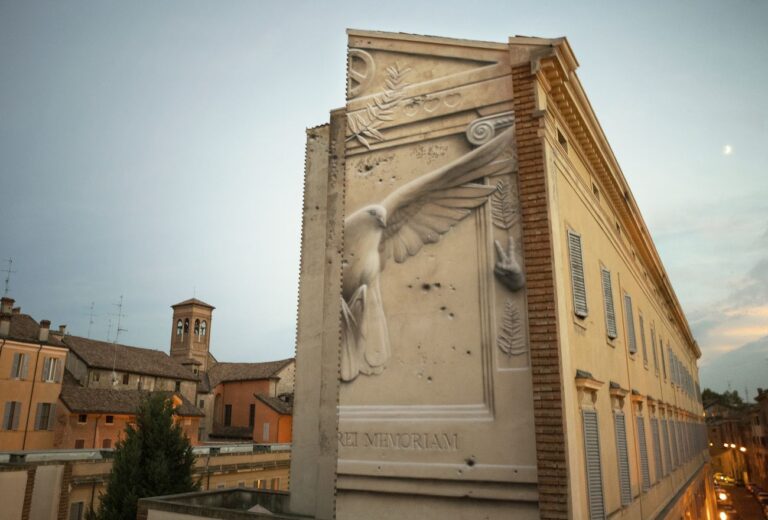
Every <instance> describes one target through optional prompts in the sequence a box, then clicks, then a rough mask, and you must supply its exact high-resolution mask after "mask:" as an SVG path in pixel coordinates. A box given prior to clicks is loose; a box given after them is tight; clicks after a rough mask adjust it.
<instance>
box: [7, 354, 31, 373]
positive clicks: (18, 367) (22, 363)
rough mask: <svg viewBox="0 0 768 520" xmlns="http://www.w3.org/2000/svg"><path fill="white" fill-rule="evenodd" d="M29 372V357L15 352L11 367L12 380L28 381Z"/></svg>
mask: <svg viewBox="0 0 768 520" xmlns="http://www.w3.org/2000/svg"><path fill="white" fill-rule="evenodd" d="M28 371H29V355H27V354H22V353H21V352H14V354H13V364H12V365H11V379H26V378H27V372H28Z"/></svg>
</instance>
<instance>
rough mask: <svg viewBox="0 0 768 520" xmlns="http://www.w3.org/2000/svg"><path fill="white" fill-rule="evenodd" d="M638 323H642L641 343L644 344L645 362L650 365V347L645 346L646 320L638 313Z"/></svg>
mask: <svg viewBox="0 0 768 520" xmlns="http://www.w3.org/2000/svg"><path fill="white" fill-rule="evenodd" d="M637 319H638V323H639V324H640V343H641V345H642V346H643V364H644V365H646V366H647V365H648V347H646V346H645V322H644V321H643V315H642V314H638V315H637Z"/></svg>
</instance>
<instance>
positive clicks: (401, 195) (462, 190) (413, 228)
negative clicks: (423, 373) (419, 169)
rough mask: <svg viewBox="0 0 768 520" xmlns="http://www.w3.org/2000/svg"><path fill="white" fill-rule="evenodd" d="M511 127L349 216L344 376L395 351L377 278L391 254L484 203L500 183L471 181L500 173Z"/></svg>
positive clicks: (372, 368) (408, 252) (404, 255)
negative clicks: (391, 344)
mask: <svg viewBox="0 0 768 520" xmlns="http://www.w3.org/2000/svg"><path fill="white" fill-rule="evenodd" d="M512 136H513V134H512V129H511V128H510V129H508V130H506V131H504V132H503V133H501V134H499V135H498V136H497V137H495V138H494V139H492V140H491V141H489V142H487V143H486V144H484V145H482V146H480V147H478V148H476V149H475V150H473V151H471V152H469V153H467V154H466V155H464V156H462V157H460V158H458V159H456V160H455V161H453V162H451V163H450V164H447V165H445V166H443V167H441V168H439V169H437V170H435V171H432V172H430V173H427V174H425V175H423V176H421V177H419V178H418V179H415V180H413V181H411V182H409V183H407V184H405V185H403V186H401V187H400V188H398V189H396V190H395V191H393V192H392V193H391V194H389V195H388V196H387V197H386V198H385V199H384V200H382V201H381V202H380V203H379V204H372V205H369V206H365V207H363V208H361V209H358V210H357V211H355V212H354V213H352V214H350V215H349V216H348V217H347V218H346V219H345V220H344V264H343V265H344V271H343V280H342V301H341V307H342V335H341V379H342V380H343V381H352V380H353V379H355V378H356V377H357V376H358V375H359V374H361V373H362V374H368V375H370V374H378V373H381V371H382V370H383V369H384V364H385V363H386V362H387V360H389V357H390V344H389V331H388V329H387V321H386V317H385V314H384V306H383V304H382V300H381V288H380V285H379V277H380V274H381V271H382V270H383V269H384V264H385V262H386V260H388V259H389V258H390V257H391V258H394V260H395V262H397V263H402V262H405V261H406V260H407V259H408V258H409V257H411V256H414V255H416V254H417V253H418V252H419V251H420V250H421V248H422V247H423V246H424V245H425V244H432V243H435V242H437V241H438V240H439V239H440V235H442V234H444V233H446V232H448V230H449V229H451V228H452V227H453V226H454V225H456V224H457V223H458V222H460V221H461V220H462V219H464V218H465V217H467V216H468V215H469V214H470V213H471V212H472V210H473V209H474V208H477V207H478V206H480V205H482V204H483V203H484V202H485V201H486V200H487V199H488V196H489V195H490V194H491V193H493V191H494V190H495V189H496V188H495V186H488V185H485V184H477V183H472V181H475V180H478V179H481V178H483V177H487V176H489V175H493V174H496V173H499V171H500V170H501V169H503V168H504V167H505V164H504V163H503V162H500V163H495V160H496V159H497V158H498V157H499V155H500V154H501V152H502V151H503V150H504V149H505V148H506V147H508V146H510V144H511V143H512Z"/></svg>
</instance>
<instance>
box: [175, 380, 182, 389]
mask: <svg viewBox="0 0 768 520" xmlns="http://www.w3.org/2000/svg"><path fill="white" fill-rule="evenodd" d="M174 391H175V392H181V381H176V386H174Z"/></svg>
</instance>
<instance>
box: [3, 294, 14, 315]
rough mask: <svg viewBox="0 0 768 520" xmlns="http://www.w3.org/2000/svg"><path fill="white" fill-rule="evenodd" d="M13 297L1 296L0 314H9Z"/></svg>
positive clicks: (11, 310) (11, 309)
mask: <svg viewBox="0 0 768 520" xmlns="http://www.w3.org/2000/svg"><path fill="white" fill-rule="evenodd" d="M14 301H15V300H14V299H13V298H8V297H7V296H3V297H2V298H1V299H0V314H11V313H12V312H13V302H14Z"/></svg>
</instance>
